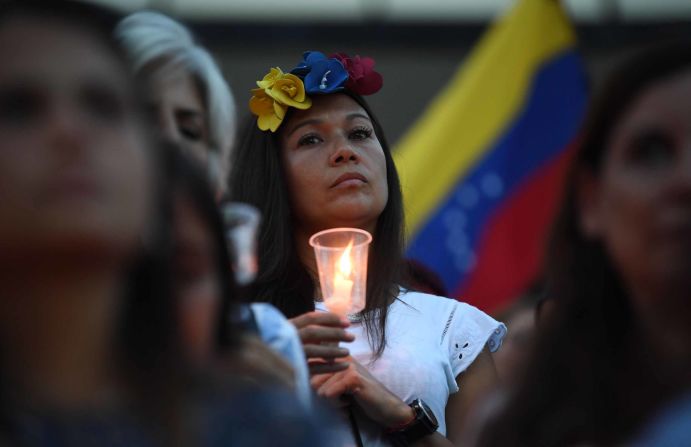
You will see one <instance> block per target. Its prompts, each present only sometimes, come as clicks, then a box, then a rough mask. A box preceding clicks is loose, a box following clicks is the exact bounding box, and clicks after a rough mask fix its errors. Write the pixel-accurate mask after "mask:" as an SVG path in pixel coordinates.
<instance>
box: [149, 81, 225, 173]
mask: <svg viewBox="0 0 691 447" xmlns="http://www.w3.org/2000/svg"><path fill="white" fill-rule="evenodd" d="M149 93H150V94H151V96H150V97H149V102H150V104H151V106H152V107H153V109H154V111H155V113H156V116H157V118H158V125H159V130H160V131H161V133H162V134H163V135H164V137H165V138H167V139H169V140H170V141H173V142H175V143H176V144H177V145H178V146H180V147H181V148H182V149H183V150H185V151H186V152H188V153H189V154H190V155H192V156H193V157H195V158H197V159H198V160H200V161H201V162H202V163H206V161H207V159H208V156H209V151H210V150H211V143H210V140H209V125H208V118H207V113H206V107H204V102H203V101H202V95H201V92H200V89H199V88H198V86H197V84H196V83H195V81H194V78H193V77H192V76H191V75H190V74H189V73H186V72H183V71H182V70H179V71H177V72H174V73H167V72H165V70H163V71H161V72H158V73H155V74H154V75H152V80H151V82H150V92H149Z"/></svg>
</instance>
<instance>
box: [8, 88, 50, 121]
mask: <svg viewBox="0 0 691 447" xmlns="http://www.w3.org/2000/svg"><path fill="white" fill-rule="evenodd" d="M44 107H45V104H44V98H43V97H42V95H41V94H40V93H38V92H34V91H31V90H30V89H20V88H17V89H8V90H7V91H2V92H0V124H2V125H12V126H18V125H22V124H26V123H29V122H31V121H32V120H33V119H36V118H37V117H38V116H39V115H40V114H41V112H42V109H43V108H44Z"/></svg>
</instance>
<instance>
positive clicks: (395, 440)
mask: <svg viewBox="0 0 691 447" xmlns="http://www.w3.org/2000/svg"><path fill="white" fill-rule="evenodd" d="M408 405H409V406H410V408H412V409H413V411H414V412H415V419H413V420H412V421H410V422H409V423H408V424H406V425H405V426H403V427H398V428H396V429H394V430H392V431H390V432H388V434H389V441H391V444H392V445H393V446H395V447H406V446H409V445H411V444H412V443H414V442H415V441H417V440H419V439H422V438H424V437H425V436H429V435H431V434H432V433H434V432H435V431H437V428H439V423H438V422H437V418H436V417H434V413H432V410H431V409H430V408H429V407H428V406H427V404H426V403H424V402H423V401H422V400H421V399H415V400H414V401H412V402H411V403H410V404H408Z"/></svg>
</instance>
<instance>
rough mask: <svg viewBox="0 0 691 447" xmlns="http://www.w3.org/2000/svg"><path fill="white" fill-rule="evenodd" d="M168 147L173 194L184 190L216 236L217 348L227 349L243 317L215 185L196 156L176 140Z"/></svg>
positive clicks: (208, 229)
mask: <svg viewBox="0 0 691 447" xmlns="http://www.w3.org/2000/svg"><path fill="white" fill-rule="evenodd" d="M168 150H169V155H168V157H167V158H168V159H169V163H170V173H171V177H172V178H171V180H170V187H171V193H172V194H173V196H177V195H180V194H182V195H183V196H185V197H186V198H188V199H189V200H190V202H191V203H192V206H193V207H194V208H195V210H196V212H197V213H198V214H199V216H200V217H201V218H202V220H203V221H204V224H205V225H206V227H207V231H208V232H209V233H210V235H211V239H212V240H213V246H214V250H215V251H214V256H215V268H216V272H217V276H216V277H217V279H218V285H219V290H220V292H221V300H220V302H221V307H220V312H219V314H218V319H217V321H216V323H215V324H216V329H215V332H216V343H217V348H219V349H223V350H225V349H227V348H233V347H236V343H237V340H238V337H237V331H238V327H237V326H236V325H235V324H234V323H233V322H235V321H237V320H238V318H239V317H238V307H237V306H238V299H237V284H236V282H235V278H234V276H233V274H232V270H231V268H230V265H231V263H230V256H229V253H228V248H227V243H226V239H225V230H224V225H223V219H222V218H221V215H220V212H219V210H218V206H217V204H216V200H215V198H214V193H213V191H212V185H211V183H210V181H209V177H208V175H207V174H206V171H205V169H204V167H203V166H201V165H200V164H199V162H198V161H197V160H196V159H192V158H191V157H188V156H186V155H185V154H184V153H183V152H182V151H180V150H179V149H178V148H177V147H175V146H174V145H172V144H171V147H170V148H169V149H168ZM173 200H174V199H173Z"/></svg>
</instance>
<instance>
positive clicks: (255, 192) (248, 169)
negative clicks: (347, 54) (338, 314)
mask: <svg viewBox="0 0 691 447" xmlns="http://www.w3.org/2000/svg"><path fill="white" fill-rule="evenodd" d="M343 93H344V94H346V95H348V96H349V97H350V98H352V99H353V100H354V101H355V102H357V103H358V104H359V105H360V106H361V107H362V108H363V109H364V110H365V111H366V112H367V115H368V116H369V117H370V119H371V121H372V125H373V127H374V132H375V134H376V136H377V138H378V139H379V142H380V143H381V146H382V149H383V151H384V157H385V160H386V183H387V187H388V191H389V198H388V201H387V203H386V206H385V207H384V210H383V211H382V213H381V215H380V216H379V219H378V220H377V226H376V230H375V234H374V235H373V236H374V237H373V242H372V246H371V249H370V257H369V262H368V267H367V269H368V270H367V272H368V274H367V276H368V278H367V304H366V307H365V310H364V311H363V315H364V323H365V326H366V328H367V335H368V339H369V342H370V345H371V346H372V349H373V351H374V352H375V358H376V357H378V356H380V355H381V353H382V352H383V351H384V348H385V346H386V338H385V329H386V316H387V308H388V306H389V304H391V303H392V302H393V301H394V300H395V299H396V296H397V295H398V284H399V281H400V268H401V259H402V251H403V225H404V222H403V198H402V194H401V186H400V182H399V179H398V173H397V171H396V166H395V165H394V162H393V158H392V156H391V150H390V149H389V145H388V143H387V142H386V138H385V136H384V132H383V129H382V127H381V124H380V123H379V120H378V119H377V118H376V116H375V115H374V113H373V112H372V109H371V108H370V107H369V105H368V104H367V102H366V101H365V100H364V99H363V98H362V97H361V96H359V95H356V94H353V93H350V92H348V91H345V92H343ZM288 113H290V111H289V112H288ZM286 119H287V117H286ZM231 165H232V172H231V177H230V181H229V191H230V195H231V198H232V200H235V201H239V202H245V203H249V204H251V205H254V206H256V207H257V208H258V209H259V210H260V211H261V213H262V215H263V225H262V227H261V230H260V232H259V249H258V251H259V274H258V277H257V280H256V285H255V290H254V297H255V299H256V300H257V301H267V302H270V303H272V304H274V305H275V306H276V307H278V308H279V309H280V310H281V311H282V312H283V313H284V314H285V315H286V316H287V317H288V318H292V317H295V316H297V315H300V314H303V313H305V312H309V311H312V310H314V295H315V294H314V292H315V288H316V287H317V285H316V284H315V283H314V281H313V280H312V278H311V276H310V274H309V273H308V272H307V269H306V268H305V266H304V265H303V264H302V262H301V261H300V259H299V257H298V251H297V247H296V245H295V240H294V230H295V216H294V215H293V211H292V209H291V206H290V203H291V201H290V197H289V193H288V184H287V182H286V176H285V171H284V166H283V162H282V159H281V146H280V143H279V140H278V135H276V134H273V133H271V132H264V131H261V130H259V129H258V128H257V120H256V118H255V117H250V118H249V119H248V120H247V121H246V123H245V126H244V129H243V134H242V135H241V139H240V141H239V145H238V147H237V148H236V149H235V153H234V161H233V163H232V164H231Z"/></svg>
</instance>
